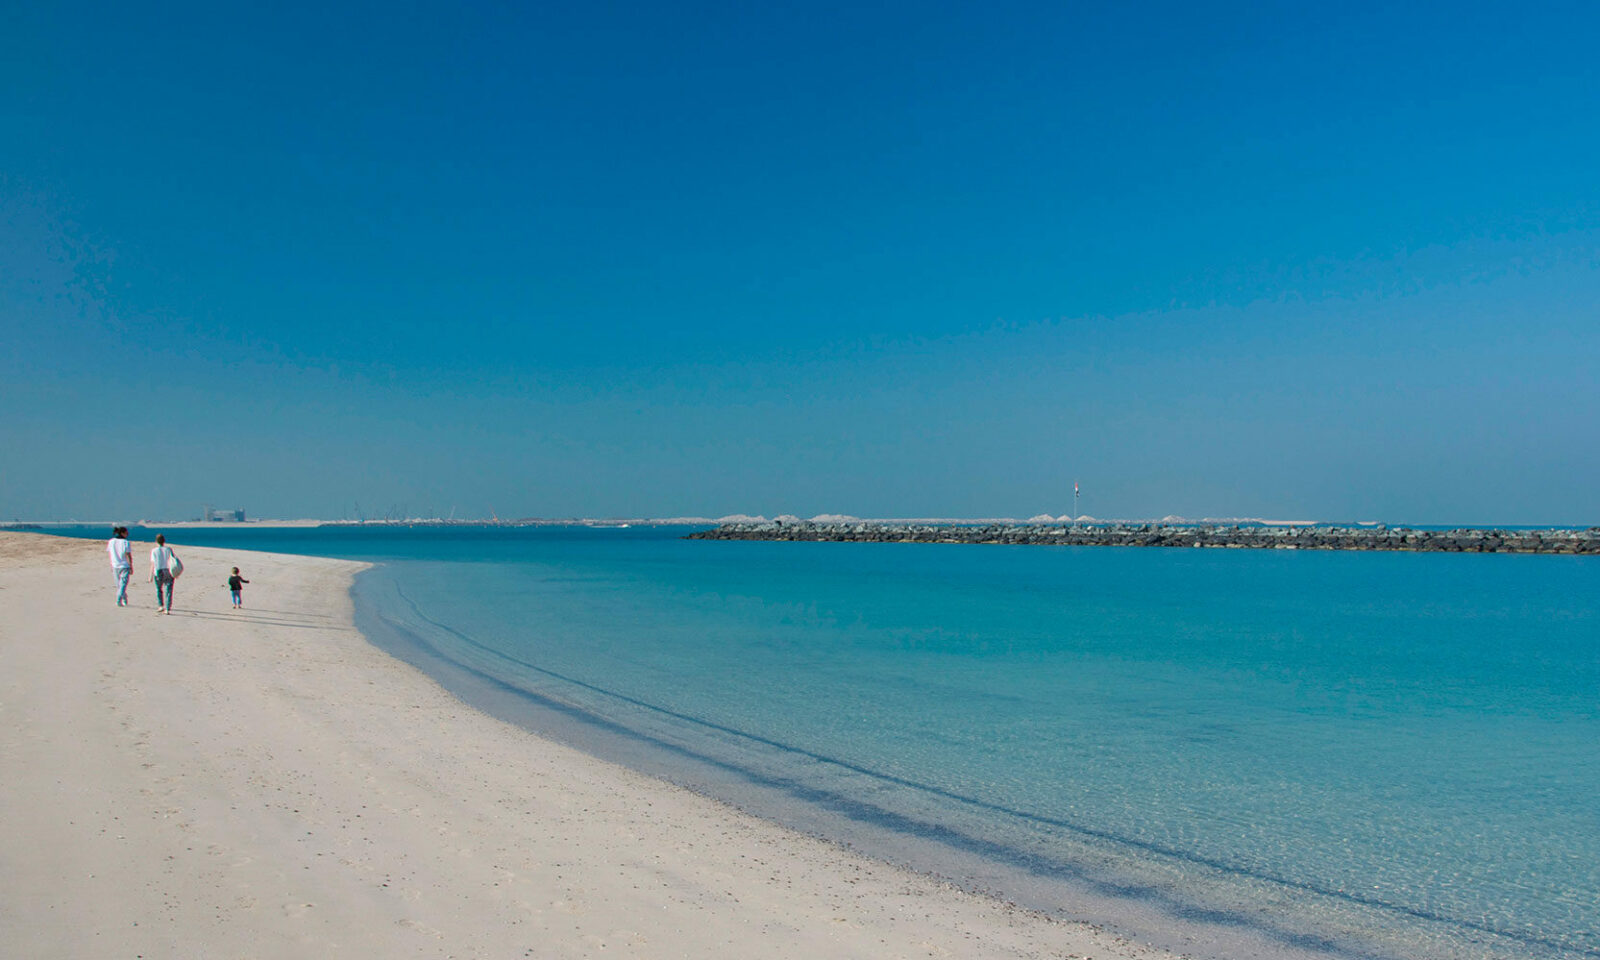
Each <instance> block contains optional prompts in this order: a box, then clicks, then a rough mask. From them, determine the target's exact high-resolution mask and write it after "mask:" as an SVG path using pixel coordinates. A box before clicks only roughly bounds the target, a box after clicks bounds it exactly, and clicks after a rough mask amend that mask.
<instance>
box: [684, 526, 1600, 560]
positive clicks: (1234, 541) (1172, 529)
mask: <svg viewBox="0 0 1600 960" xmlns="http://www.w3.org/2000/svg"><path fill="white" fill-rule="evenodd" d="M688 539H691V540H791V541H810V542H846V543H997V544H1013V545H1031V544H1044V545H1050V546H1074V547H1079V546H1082V547H1089V546H1093V547H1189V548H1194V547H1214V548H1240V549H1277V550H1397V551H1409V552H1416V553H1540V554H1583V555H1595V556H1600V527H1589V528H1587V529H1565V530H1558V529H1537V530H1502V529H1476V528H1464V529H1458V530H1417V529H1412V528H1408V527H1385V526H1377V527H1365V526H1363V527H1342V526H1318V525H1313V526H1294V527H1285V526H1255V525H1245V524H1240V525H1222V524H1217V525H1212V524H1166V523H1106V524H1099V523H1097V524H1061V523H987V524H959V523H951V524H935V523H893V522H874V521H851V522H845V523H818V522H814V521H806V520H800V521H765V522H758V523H750V522H745V523H725V524H722V525H720V526H718V527H716V528H715V529H712V530H705V531H701V532H699V533H694V534H690V535H689V537H688Z"/></svg>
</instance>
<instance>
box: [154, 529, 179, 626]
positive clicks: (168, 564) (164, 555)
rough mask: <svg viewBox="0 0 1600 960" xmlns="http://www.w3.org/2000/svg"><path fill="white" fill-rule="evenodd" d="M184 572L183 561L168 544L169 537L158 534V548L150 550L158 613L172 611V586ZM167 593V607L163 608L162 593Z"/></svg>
mask: <svg viewBox="0 0 1600 960" xmlns="http://www.w3.org/2000/svg"><path fill="white" fill-rule="evenodd" d="M182 572H183V562H182V561H181V560H179V559H178V555H177V554H176V553H173V552H172V548H171V547H169V546H167V538H166V537H164V536H162V535H161V534H159V533H158V534H156V548H155V549H154V550H151V551H150V579H151V580H154V581H155V582H156V613H171V612H172V587H173V585H174V584H175V583H177V581H178V574H180V573H182ZM163 592H164V593H165V594H166V609H162V594H163Z"/></svg>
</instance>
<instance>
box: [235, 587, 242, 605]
mask: <svg viewBox="0 0 1600 960" xmlns="http://www.w3.org/2000/svg"><path fill="white" fill-rule="evenodd" d="M242 603H244V601H243V600H241V599H240V598H239V591H237V590H235V591H233V605H234V606H236V607H237V606H239V605H240V604H242Z"/></svg>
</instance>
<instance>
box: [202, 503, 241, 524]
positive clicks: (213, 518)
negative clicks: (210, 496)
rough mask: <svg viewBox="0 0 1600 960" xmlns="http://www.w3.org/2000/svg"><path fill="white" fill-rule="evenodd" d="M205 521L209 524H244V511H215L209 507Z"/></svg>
mask: <svg viewBox="0 0 1600 960" xmlns="http://www.w3.org/2000/svg"><path fill="white" fill-rule="evenodd" d="M205 521H206V522H207V523H244V510H242V509H240V510H213V509H212V508H211V507H209V506H207V507H206V512H205Z"/></svg>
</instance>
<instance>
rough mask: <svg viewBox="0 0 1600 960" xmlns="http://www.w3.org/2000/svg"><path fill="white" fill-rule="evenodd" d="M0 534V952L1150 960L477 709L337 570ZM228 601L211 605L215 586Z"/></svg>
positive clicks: (1114, 942) (277, 559)
mask: <svg viewBox="0 0 1600 960" xmlns="http://www.w3.org/2000/svg"><path fill="white" fill-rule="evenodd" d="M148 548H149V545H148V544H135V558H136V561H137V562H136V564H135V567H134V581H133V584H132V586H131V587H130V591H129V592H130V596H131V597H132V599H133V606H131V607H127V608H122V609H118V608H117V607H116V606H115V605H114V604H113V600H112V577H111V574H110V571H109V568H108V566H107V562H106V557H105V552H104V548H103V544H101V543H96V542H92V541H79V540H65V539H59V538H51V537H41V536H36V535H32V534H23V533H0V771H3V776H0V824H3V829H0V877H3V878H4V895H3V896H0V956H4V957H16V958H24V957H26V958H46V957H71V958H79V957H110V956H117V957H139V956H143V957H162V958H174V957H206V958H227V957H285V958H290V957H292V958H300V957H363V958H366V957H385V958H387V957H402V956H404V957H490V958H501V957H541V958H546V957H549V958H557V957H739V958H744V957H797V958H801V957H803V958H824V957H985V958H988V957H996V958H999V957H1095V958H1157V957H1167V956H1171V955H1170V954H1166V953H1163V952H1160V951H1156V950H1150V949H1146V948H1143V947H1139V946H1136V945H1134V944H1130V943H1128V942H1126V941H1123V940H1120V939H1118V938H1116V937H1113V936H1110V935H1108V934H1105V933H1102V932H1099V931H1097V930H1095V929H1093V928H1091V927H1088V926H1085V925H1077V924H1064V923H1059V922H1056V921H1052V920H1050V919H1047V918H1044V917H1041V916H1038V915H1035V914H1031V913H1028V912H1025V911H1021V910H1017V909H1015V908H1011V907H1008V906H1007V905H1005V904H1003V903H1000V902H997V901H994V900H989V899H986V898H983V897H978V896H973V895H969V894H966V893H963V892H961V891H958V890H955V889H953V888H951V887H948V886H945V885H941V884H940V883H938V882H936V881H933V880H931V879H928V878H924V877H921V876H917V875H915V874H911V873H908V872H905V871H902V870H899V869H896V868H893V867H890V866H887V865H884V864H881V863H877V862H874V861H871V860H867V859H863V858H861V857H859V856H856V855H854V854H852V853H850V852H849V851H846V850H843V849H840V848H838V847H835V846H833V845H830V844H827V843H824V842H822V841H818V840H815V839H811V838H808V837H805V836H801V835H799V834H795V833H793V832H790V831H787V830H784V829H782V828H780V827H777V826H774V825H771V824H768V823H766V822H763V821H760V820H757V819H754V818H751V817H748V816H746V815H744V814H741V813H739V812H737V811H735V810H732V809H731V808H729V807H726V806H724V805H722V804H719V803H717V802H715V801H711V800H707V799H705V798H703V797H699V796H696V795H694V794H691V793H689V792H687V791H685V790H681V789H678V788H676V787H673V786H670V785H667V784H664V783H662V782H660V781H656V780H653V779H651V778H648V777H644V776H641V775H638V774H635V773H632V772H630V771H628V770H625V769H621V768H618V767H616V766H613V765H610V764H607V763H603V762H601V761H598V760H595V759H593V758H591V757H588V756H586V755H584V754H581V753H578V752H576V751H573V750H570V749H568V748H566V747H563V746H560V745H557V744H554V743H551V742H548V741H545V740H541V739H540V738H538V737H536V736H534V735H531V734H529V733H527V732H525V731H522V730H520V729H517V728H515V727H512V726H509V725H507V724H504V723H501V722H499V721H497V720H494V719H492V718H489V717H487V716H485V715H483V714H480V713H478V712H476V711H474V710H472V709H470V708H468V707H466V706H464V705H462V704H461V703H460V702H459V701H457V700H456V699H454V698H453V697H451V696H450V695H449V694H447V693H445V692H444V691H443V690H442V689H440V688H439V687H438V686H437V685H436V684H435V683H434V682H433V681H432V680H430V679H428V678H427V677H425V676H424V675H422V674H421V673H419V672H417V671H416V670H414V669H412V668H411V667H409V666H406V665H405V664H402V663H400V662H398V661H396V660H393V659H391V658H390V657H388V656H387V655H385V654H384V653H382V652H380V651H379V650H377V649H376V648H374V647H372V646H370V645H369V644H368V643H367V642H366V641H365V640H364V639H363V638H362V636H361V635H360V634H359V633H358V632H356V630H355V629H354V628H353V627H352V626H351V609H350V600H349V597H348V593H347V590H348V586H349V582H350V578H351V577H352V576H353V575H354V574H355V573H356V572H357V571H358V570H359V569H360V567H359V565H357V564H353V563H347V562H343V561H336V560H319V559H306V558H297V557H286V556H278V555H272V554H262V553H248V552H233V551H223V550H215V549H199V548H185V547H183V546H182V545H181V543H180V544H177V549H178V550H179V552H180V554H181V555H182V557H183V559H184V562H185V565H186V567H187V569H186V571H185V573H184V576H183V577H182V579H181V580H180V581H179V582H178V587H177V603H176V608H175V612H174V614H173V615H172V616H170V617H169V616H160V615H157V614H156V613H154V601H155V596H154V593H155V591H154V588H153V587H152V586H151V585H150V584H149V583H148V581H147V580H145V579H143V578H144V577H147V576H148V573H149V571H148V564H147V561H146V558H147V556H148ZM234 565H237V566H240V567H241V568H243V572H244V575H245V577H246V578H247V579H249V580H250V581H251V583H250V585H249V586H248V587H247V588H246V592H245V606H246V609H245V610H243V611H238V612H235V611H233V610H232V609H231V606H230V602H229V599H228V593H227V590H226V588H225V586H224V581H225V579H226V577H227V575H228V568H229V567H231V566H234Z"/></svg>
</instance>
